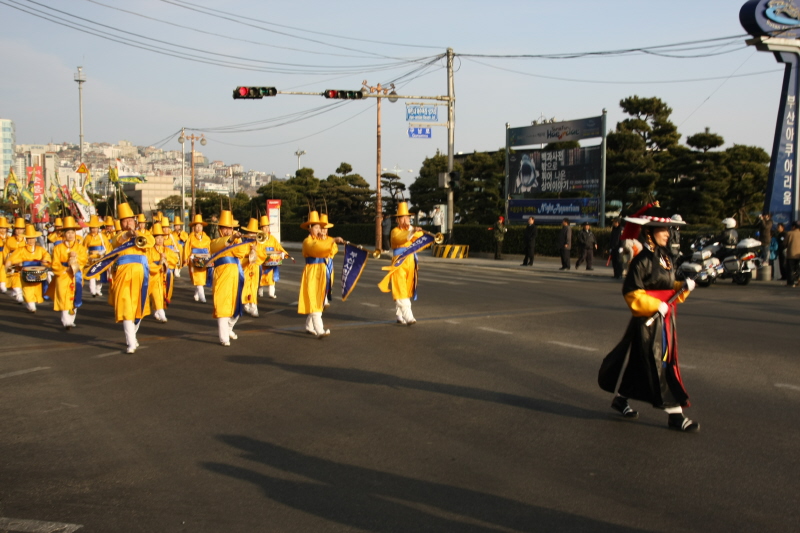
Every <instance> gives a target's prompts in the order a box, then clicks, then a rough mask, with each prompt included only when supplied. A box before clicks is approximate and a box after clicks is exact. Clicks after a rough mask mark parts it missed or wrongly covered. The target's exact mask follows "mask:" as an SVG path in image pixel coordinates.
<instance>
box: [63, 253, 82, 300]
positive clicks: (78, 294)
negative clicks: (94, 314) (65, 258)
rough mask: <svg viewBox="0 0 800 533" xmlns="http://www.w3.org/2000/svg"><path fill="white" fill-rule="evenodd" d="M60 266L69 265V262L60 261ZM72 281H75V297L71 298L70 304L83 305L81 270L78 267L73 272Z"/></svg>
mask: <svg viewBox="0 0 800 533" xmlns="http://www.w3.org/2000/svg"><path fill="white" fill-rule="evenodd" d="M61 266H65V267H69V263H61ZM68 275H69V274H68ZM73 282H74V283H75V298H74V299H73V300H72V306H73V307H80V306H81V305H83V272H82V271H81V269H80V268H79V269H78V271H77V272H75V279H74V280H73Z"/></svg>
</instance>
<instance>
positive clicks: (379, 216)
mask: <svg viewBox="0 0 800 533" xmlns="http://www.w3.org/2000/svg"><path fill="white" fill-rule="evenodd" d="M362 85H363V89H362V92H366V93H368V94H376V95H377V96H378V106H377V107H378V125H377V133H376V139H377V149H376V152H375V153H376V162H375V174H376V177H375V180H376V182H377V183H376V185H377V189H376V197H375V248H376V249H378V250H382V249H383V246H382V244H381V237H382V236H383V232H382V231H381V223H382V222H383V199H382V198H381V191H382V190H383V187H382V184H381V157H382V156H381V100H382V99H383V98H381V97H382V96H388V98H389V101H390V102H392V103H394V102H396V101H397V98H395V96H396V93H395V91H394V83H392V84H391V85H390V86H389V87H381V84H380V83H379V84H378V85H375V86H374V87H371V86H369V85H368V84H367V80H364V81H363V82H362Z"/></svg>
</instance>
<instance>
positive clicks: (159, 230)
mask: <svg viewBox="0 0 800 533" xmlns="http://www.w3.org/2000/svg"><path fill="white" fill-rule="evenodd" d="M150 233H151V234H152V235H153V237H158V236H159V235H166V234H165V233H164V228H163V227H161V224H159V223H158V222H156V223H155V224H153V227H152V228H150Z"/></svg>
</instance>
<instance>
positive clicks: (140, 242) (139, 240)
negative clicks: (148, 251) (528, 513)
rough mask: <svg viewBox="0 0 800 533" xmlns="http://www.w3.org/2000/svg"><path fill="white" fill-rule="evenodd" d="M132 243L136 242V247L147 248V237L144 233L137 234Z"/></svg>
mask: <svg viewBox="0 0 800 533" xmlns="http://www.w3.org/2000/svg"><path fill="white" fill-rule="evenodd" d="M134 244H136V247H137V248H148V246H147V237H145V236H144V235H137V236H136V240H135V241H134Z"/></svg>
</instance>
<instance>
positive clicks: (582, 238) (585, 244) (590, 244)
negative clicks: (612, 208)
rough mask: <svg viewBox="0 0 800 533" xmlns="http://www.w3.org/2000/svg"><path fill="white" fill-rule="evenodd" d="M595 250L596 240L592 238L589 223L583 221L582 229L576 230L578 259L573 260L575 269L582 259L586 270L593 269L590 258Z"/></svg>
mask: <svg viewBox="0 0 800 533" xmlns="http://www.w3.org/2000/svg"><path fill="white" fill-rule="evenodd" d="M595 250H597V240H596V239H595V238H594V233H592V228H591V225H590V224H589V223H588V222H584V223H583V229H582V230H581V231H580V232H578V260H577V261H576V262H575V270H578V267H579V266H581V263H583V262H584V261H586V270H594V268H592V258H593V257H594V251H595Z"/></svg>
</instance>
